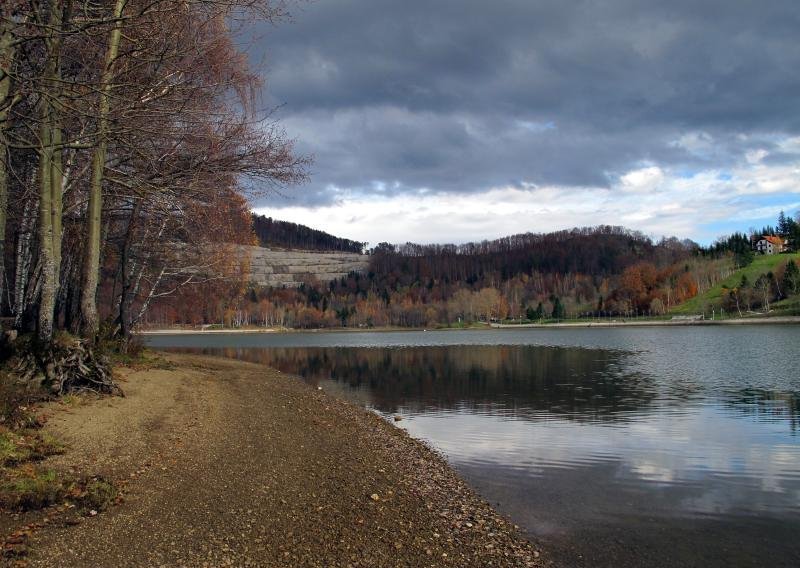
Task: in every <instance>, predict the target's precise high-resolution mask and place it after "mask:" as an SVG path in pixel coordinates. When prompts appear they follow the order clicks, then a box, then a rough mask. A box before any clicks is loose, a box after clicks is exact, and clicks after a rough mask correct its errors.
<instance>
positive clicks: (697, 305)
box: [670, 253, 800, 315]
mask: <svg viewBox="0 0 800 568" xmlns="http://www.w3.org/2000/svg"><path fill="white" fill-rule="evenodd" d="M790 259H794V261H795V262H797V263H800V253H792V254H775V255H771V256H761V255H756V258H755V260H753V262H752V263H751V264H750V265H749V266H746V267H744V268H742V269H741V270H737V271H736V272H734V273H733V274H731V275H730V276H729V277H728V278H726V279H725V280H723V281H722V282H720V283H719V284H717V285H716V286H714V287H713V288H711V289H710V290H708V291H706V292H705V293H704V294H700V295H698V296H695V297H694V298H692V299H691V300H688V301H686V302H684V303H683V304H681V305H679V306H675V307H674V308H672V310H670V314H675V315H680V314H701V313H703V312H706V315H709V313H710V311H711V309H712V308H713V309H714V310H715V311H716V312H717V313H719V310H720V308H721V307H722V294H723V289H724V288H732V287H735V286H738V285H739V283H740V282H741V281H742V276H743V275H746V276H747V280H748V281H749V282H750V285H751V286H752V285H753V283H754V282H755V281H756V279H758V277H759V276H760V275H761V274H766V273H767V272H770V271H772V272H774V271H775V270H777V268H778V267H779V266H780V265H781V264H783V263H784V262H788V261H789V260H790ZM798 303H800V301H799V300H798V299H797V298H790V299H788V300H783V301H781V302H776V303H775V304H773V305H772V306H771V307H773V308H775V309H776V310H780V314H779V315H791V313H790V312H791V311H792V310H796V309H798V308H800V306H798V305H797V304H798Z"/></svg>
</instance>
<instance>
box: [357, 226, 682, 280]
mask: <svg viewBox="0 0 800 568" xmlns="http://www.w3.org/2000/svg"><path fill="white" fill-rule="evenodd" d="M696 248H697V245H696V244H695V243H693V242H691V241H679V240H677V239H675V238H672V239H664V240H662V241H660V242H658V243H654V242H653V241H652V240H651V239H650V238H648V237H646V236H645V235H643V234H641V233H639V232H636V231H631V230H628V229H625V228H624V227H611V226H600V227H591V228H575V229H570V230H565V231H557V232H554V233H546V234H542V233H525V234H519V235H512V236H509V237H503V238H500V239H496V240H492V241H483V242H480V243H466V244H462V245H416V244H411V243H407V244H404V245H389V244H387V243H381V244H379V245H378V246H377V247H375V248H374V249H373V250H372V253H373V258H372V266H373V271H374V272H375V273H376V274H379V275H390V274H394V276H395V278H397V279H399V280H401V281H402V284H406V285H408V284H412V283H414V282H419V281H421V280H424V281H427V280H428V279H433V280H437V281H438V280H446V281H450V282H458V281H464V282H468V283H473V282H476V281H478V280H482V279H484V278H486V277H489V278H490V279H491V278H494V279H495V281H504V280H507V279H509V278H511V277H512V276H515V275H518V274H531V273H532V272H533V271H537V272H542V273H555V274H569V273H573V274H584V275H589V276H595V277H605V276H610V275H613V274H620V273H622V272H623V271H624V270H625V269H626V268H627V267H629V266H631V265H634V264H636V263H639V262H643V261H646V262H650V263H652V264H654V265H655V266H659V267H663V266H667V265H670V264H672V263H674V262H676V261H678V260H680V259H682V258H686V257H687V256H688V255H689V254H691V252H693V251H694V250H695V249H696Z"/></svg>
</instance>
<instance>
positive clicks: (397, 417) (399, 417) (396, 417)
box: [394, 416, 403, 422]
mask: <svg viewBox="0 0 800 568" xmlns="http://www.w3.org/2000/svg"><path fill="white" fill-rule="evenodd" d="M402 419H403V417H402V416H395V417H394V421H395V422H400V421H401V420H402Z"/></svg>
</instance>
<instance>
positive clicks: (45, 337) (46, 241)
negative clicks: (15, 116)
mask: <svg viewBox="0 0 800 568" xmlns="http://www.w3.org/2000/svg"><path fill="white" fill-rule="evenodd" d="M63 9H64V7H63V5H62V1H61V0H51V3H50V6H49V14H48V16H49V17H48V24H49V29H50V30H51V31H50V36H49V37H48V38H47V40H46V42H45V43H46V48H47V53H46V57H47V61H46V64H45V70H44V74H43V81H42V83H43V84H42V89H41V95H40V96H41V100H40V103H39V105H40V121H41V122H40V125H39V144H40V148H39V262H40V263H41V267H42V277H41V292H40V298H39V318H38V327H37V334H36V335H37V338H38V340H39V342H40V344H41V346H42V347H43V348H45V349H46V348H47V347H49V346H50V344H51V343H52V340H53V328H54V324H55V322H54V320H55V304H56V294H57V292H58V279H59V272H58V265H59V263H60V260H61V176H62V172H61V171H60V170H59V169H58V168H59V167H60V162H61V160H60V155H61V152H62V148H61V147H60V146H58V147H57V146H56V144H61V137H62V134H61V128H60V125H59V124H58V117H57V113H58V110H59V109H57V108H56V105H55V104H54V103H55V101H57V100H58V99H59V92H60V90H61V89H62V87H61V81H60V79H61V77H60V73H61V65H60V61H59V59H60V57H59V55H60V51H61V31H62V27H63Z"/></svg>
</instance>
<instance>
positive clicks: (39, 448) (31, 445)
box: [0, 429, 64, 466]
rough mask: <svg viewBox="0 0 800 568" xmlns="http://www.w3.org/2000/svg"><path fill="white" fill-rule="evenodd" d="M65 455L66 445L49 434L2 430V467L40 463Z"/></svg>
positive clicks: (0, 452) (0, 439) (0, 461)
mask: <svg viewBox="0 0 800 568" xmlns="http://www.w3.org/2000/svg"><path fill="white" fill-rule="evenodd" d="M62 453H64V445H63V444H62V443H61V442H60V441H58V440H57V439H56V438H55V437H53V436H52V435H51V434H50V433H48V432H32V431H29V430H23V431H21V432H12V431H11V430H7V429H3V430H0V465H2V466H11V465H16V464H21V463H25V462H30V461H40V460H43V459H44V458H46V457H47V456H53V455H56V454H62Z"/></svg>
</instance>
